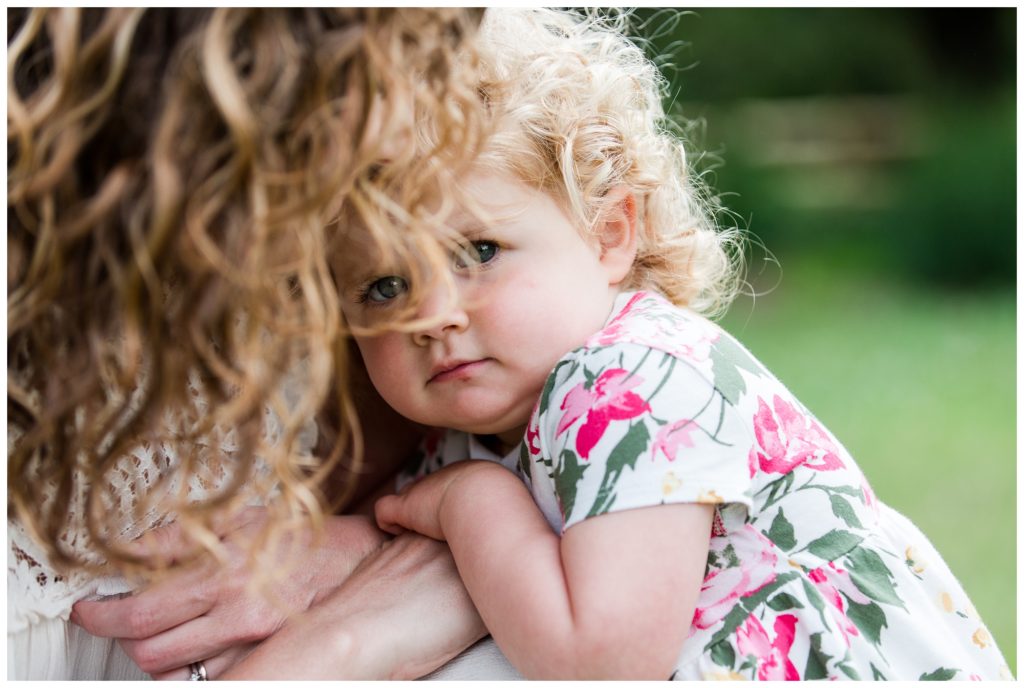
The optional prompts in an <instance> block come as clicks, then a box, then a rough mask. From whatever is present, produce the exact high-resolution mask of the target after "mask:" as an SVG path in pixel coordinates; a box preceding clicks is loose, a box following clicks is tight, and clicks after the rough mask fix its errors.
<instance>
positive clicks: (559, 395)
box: [527, 344, 751, 531]
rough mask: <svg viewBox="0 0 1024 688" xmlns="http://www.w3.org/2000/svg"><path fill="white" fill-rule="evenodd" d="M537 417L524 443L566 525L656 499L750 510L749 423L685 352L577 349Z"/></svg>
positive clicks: (629, 347) (563, 364)
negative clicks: (682, 355)
mask: <svg viewBox="0 0 1024 688" xmlns="http://www.w3.org/2000/svg"><path fill="white" fill-rule="evenodd" d="M534 419H535V425H534V427H531V428H529V429H528V433H527V440H528V448H529V451H530V453H535V454H539V455H540V456H535V457H534V462H533V463H534V465H535V466H539V465H544V466H546V467H547V470H546V471H545V472H546V474H547V477H548V479H549V484H550V487H551V489H552V490H553V491H554V493H555V497H556V499H557V501H558V504H559V507H560V510H561V512H562V516H563V524H564V525H563V531H564V530H565V529H566V528H568V527H569V526H571V525H574V524H576V523H578V522H580V521H582V520H584V519H586V518H589V517H591V516H597V515H600V514H604V513H608V512H612V511H621V510H624V509H634V508H639V507H645V506H654V505H658V504H672V503H705V504H725V503H740V504H743V505H745V506H746V507H747V508H749V507H750V503H751V497H750V492H751V489H750V487H751V473H750V467H749V461H748V454H749V449H750V446H751V442H750V430H749V429H748V428H747V427H746V425H745V424H744V423H743V422H742V419H741V417H740V414H738V413H737V411H736V409H735V407H734V406H733V405H732V404H731V403H730V402H729V400H728V399H727V398H726V397H725V396H724V395H723V394H722V393H721V392H720V391H719V390H718V389H717V388H716V387H715V385H714V384H713V383H712V382H711V381H710V380H709V379H708V377H707V376H706V375H705V374H704V373H702V372H701V371H699V370H698V369H697V368H695V367H694V366H693V365H692V364H691V363H690V362H688V361H687V360H686V359H684V358H680V357H677V356H675V355H672V354H669V353H664V352H661V351H658V350H655V349H652V348H649V347H646V346H643V345H639V344H616V345H613V346H607V347H602V348H600V349H595V350H584V351H582V352H579V353H578V354H577V355H575V356H574V357H572V358H568V359H563V361H562V362H560V363H559V366H558V367H557V368H556V370H555V371H554V372H553V373H552V376H551V377H550V378H549V380H548V385H547V388H546V389H545V391H544V394H543V395H542V397H541V400H540V402H539V405H538V412H537V413H536V414H535V416H534ZM536 473H537V471H535V472H534V474H535V476H536Z"/></svg>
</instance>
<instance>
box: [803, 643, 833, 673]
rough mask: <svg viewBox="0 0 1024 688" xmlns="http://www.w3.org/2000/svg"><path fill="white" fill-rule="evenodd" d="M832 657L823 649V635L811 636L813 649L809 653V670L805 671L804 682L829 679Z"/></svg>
mask: <svg viewBox="0 0 1024 688" xmlns="http://www.w3.org/2000/svg"><path fill="white" fill-rule="evenodd" d="M830 659H832V656H831V655H829V654H826V653H825V652H824V651H822V649H821V633H815V634H813V635H812V636H811V649H810V652H808V653H807V668H806V669H804V673H803V680H805V681H816V680H818V679H822V678H828V662H829V660H830Z"/></svg>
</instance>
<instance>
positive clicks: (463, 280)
mask: <svg viewBox="0 0 1024 688" xmlns="http://www.w3.org/2000/svg"><path fill="white" fill-rule="evenodd" d="M466 190H467V191H468V192H469V193H470V194H471V195H472V196H473V197H475V198H476V199H478V200H479V201H480V202H481V205H482V210H483V211H484V213H486V215H487V216H488V217H491V218H495V220H494V222H493V223H492V224H490V225H489V226H486V227H482V226H480V223H479V222H475V223H471V221H470V220H468V219H467V220H464V221H463V222H462V224H461V226H460V225H459V223H458V222H457V223H456V227H457V228H458V229H459V230H460V232H461V233H462V234H463V236H464V237H465V239H466V242H467V244H469V245H472V246H473V247H474V248H475V250H476V253H477V260H478V261H479V262H478V263H477V264H475V265H464V263H465V262H466V261H463V264H460V263H459V262H458V259H457V258H453V265H452V268H453V272H454V275H455V284H456V287H457V292H456V293H455V294H452V293H451V292H450V291H449V289H447V288H445V287H444V285H442V284H435V285H418V288H420V289H425V290H427V296H426V300H425V302H424V304H423V307H422V308H421V309H420V311H419V312H418V313H417V316H419V317H421V318H434V319H435V320H436V325H435V326H433V327H430V328H428V329H424V330H422V331H420V332H415V333H411V334H410V333H405V332H387V333H384V334H381V335H378V336H373V337H359V336H357V337H356V342H357V343H358V344H359V349H360V351H361V352H362V355H363V360H364V361H365V363H366V368H367V370H368V372H369V374H370V378H371V379H372V380H373V384H374V386H375V387H376V388H377V390H378V391H379V392H380V394H381V396H382V397H384V399H385V400H386V401H387V402H388V403H389V404H391V406H392V407H393V408H394V409H395V410H396V411H398V412H399V413H401V414H402V415H403V416H406V417H407V418H410V419H412V420H415V421H417V422H420V423H424V424H427V425H432V426H438V427H446V428H454V429H457V430H463V431H466V432H471V433H474V434H478V435H497V436H498V437H499V438H500V439H501V441H502V443H503V444H504V445H506V446H512V445H515V444H517V443H518V442H519V440H520V439H522V435H523V431H524V430H525V426H526V423H527V421H528V420H529V417H530V413H531V411H532V410H533V406H534V403H535V402H536V400H537V398H538V397H539V396H540V393H541V389H542V388H543V385H544V381H545V379H546V378H547V375H548V373H550V372H551V369H552V368H553V367H554V365H555V363H557V362H558V359H559V358H561V357H562V356H563V355H564V354H566V353H567V352H569V351H572V350H573V349H576V348H577V347H579V346H580V345H582V344H583V343H584V341H586V339H587V337H588V336H590V335H591V334H593V333H594V332H596V331H597V330H599V329H601V326H602V325H603V323H604V322H605V320H606V319H607V317H608V315H609V313H610V311H611V308H612V303H613V301H614V299H615V296H616V294H618V291H619V289H618V284H617V282H618V279H612V278H610V277H609V274H608V270H607V269H606V267H605V265H604V263H603V262H602V249H601V246H600V245H599V242H598V240H597V239H596V238H587V239H585V238H584V237H583V235H582V234H581V232H579V231H578V230H577V229H576V228H575V227H574V226H573V224H572V222H571V221H570V219H569V217H568V216H567V215H566V213H565V212H564V211H563V210H562V209H561V208H560V207H559V205H558V204H556V202H555V201H554V200H553V199H552V198H551V197H550V196H548V195H547V194H545V193H542V192H540V191H537V190H535V189H532V188H530V187H528V186H526V185H525V184H523V183H521V182H518V181H515V180H514V179H511V178H509V177H504V176H501V175H496V174H491V175H479V176H475V177H474V178H473V179H472V180H471V181H468V182H467V183H466ZM357 264H358V261H357ZM365 264H366V261H365V260H364V261H363V265H365ZM349 274H351V273H349ZM395 277H398V278H401V276H400V275H398V276H391V275H387V274H384V275H380V274H376V273H371V274H370V275H369V276H367V277H365V278H361V279H358V280H354V281H352V282H350V283H349V284H347V285H346V288H345V290H344V306H343V309H344V312H345V316H346V317H347V318H348V319H349V321H350V322H353V323H355V324H360V325H371V324H376V323H378V322H380V321H381V320H382V319H384V318H386V317H388V313H389V312H391V311H394V310H395V309H396V308H397V307H398V306H400V305H401V301H402V300H403V299H405V298H406V297H407V292H406V291H405V289H404V288H403V287H401V286H399V285H401V282H400V281H389V278H391V280H394V278H395ZM393 292H394V295H393ZM453 296H454V297H455V298H454V299H452V297H453ZM389 297H390V298H389Z"/></svg>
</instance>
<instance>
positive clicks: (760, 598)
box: [705, 571, 799, 648]
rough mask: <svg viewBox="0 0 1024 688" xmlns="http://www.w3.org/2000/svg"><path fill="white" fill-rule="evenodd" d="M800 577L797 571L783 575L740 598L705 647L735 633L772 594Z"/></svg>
mask: <svg viewBox="0 0 1024 688" xmlns="http://www.w3.org/2000/svg"><path fill="white" fill-rule="evenodd" d="M798 575H799V574H798V573H797V572H796V571H792V572H788V573H783V574H781V575H779V576H777V577H776V578H775V580H774V581H772V582H771V583H769V584H768V585H766V586H764V587H763V588H761V589H760V590H758V591H757V592H755V593H754V594H753V595H748V596H746V597H742V598H740V601H739V602H737V603H736V605H735V606H734V607H733V608H732V609H730V610H729V613H728V614H726V615H725V619H724V620H723V623H722V627H721V628H719V629H718V630H717V631H715V634H714V635H713V636H711V640H710V642H708V644H707V645H705V648H708V647H711V645H713V644H714V643H717V642H720V641H722V640H724V639H725V638H728V637H729V636H731V635H732V634H733V633H735V632H736V629H737V628H739V625H740V624H741V623H743V622H744V621H746V619H747V617H748V616H750V613H751V612H752V611H754V610H755V609H757V608H758V606H760V605H761V604H763V603H764V601H765V600H767V599H768V598H769V597H770V596H771V595H772V593H774V592H775V591H776V590H778V589H779V588H781V587H782V586H783V585H786V584H787V583H789V582H790V581H791V580H793V579H794V578H796V577H797V576H798Z"/></svg>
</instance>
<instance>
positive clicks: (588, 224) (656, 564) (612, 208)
mask: <svg viewBox="0 0 1024 688" xmlns="http://www.w3.org/2000/svg"><path fill="white" fill-rule="evenodd" d="M480 51H481V53H482V58H481V59H482V68H483V73H484V74H485V77H484V80H483V81H482V83H481V84H480V91H481V93H482V94H483V96H484V98H485V101H486V102H487V103H488V105H489V108H490V112H491V116H492V117H493V124H494V135H493V136H492V137H491V139H490V140H489V142H488V145H487V147H486V150H485V151H484V153H483V154H482V155H481V157H480V159H479V161H478V163H477V169H476V170H475V171H474V173H473V174H472V175H471V176H470V177H469V178H466V179H465V180H464V182H463V184H462V189H461V191H462V193H463V196H464V197H465V199H466V203H465V204H463V205H464V207H462V208H460V209H459V212H457V213H456V214H455V215H454V216H453V217H452V218H451V220H450V222H449V223H448V224H449V226H450V228H451V229H452V231H453V232H454V233H455V234H456V235H457V237H458V238H457V242H458V248H456V249H454V250H453V251H452V258H451V264H450V265H449V266H446V267H445V268H444V269H443V270H435V272H434V273H433V274H432V276H431V274H429V273H428V272H426V271H423V270H419V271H418V272H413V271H412V268H410V267H405V268H403V267H401V261H392V260H388V259H386V258H385V257H381V256H375V255H371V254H370V253H369V252H365V253H360V252H358V251H355V252H353V253H350V254H348V255H346V256H344V257H342V259H343V260H344V261H347V262H348V263H350V264H346V265H345V269H344V271H339V274H342V275H346V276H352V279H351V280H350V281H349V282H347V283H346V284H345V285H344V288H343V309H344V311H345V315H346V319H347V321H348V323H349V325H350V326H352V328H353V331H354V332H355V333H356V339H357V342H358V344H359V347H360V350H361V352H362V355H363V358H364V361H365V364H366V366H367V369H368V371H369V373H370V376H371V378H372V380H373V382H374V384H375V385H376V387H377V388H378V390H379V391H380V393H381V394H382V395H383V397H384V398H385V399H386V400H387V401H388V403H390V404H391V405H392V406H393V407H394V408H395V409H396V410H397V411H398V412H400V413H402V414H404V415H406V416H407V417H409V418H411V419H413V420H415V421H417V422H420V423H424V424H429V425H432V426H436V427H438V428H446V430H444V431H443V432H439V433H437V434H435V435H434V437H433V438H432V440H431V441H429V442H428V443H427V444H426V446H425V447H424V456H423V457H422V462H421V465H420V466H419V468H418V470H417V471H416V477H417V478H418V480H416V481H415V482H412V483H411V484H410V485H407V486H406V488H405V489H404V490H403V491H402V492H400V494H399V495H397V496H388V497H384V498H382V499H381V500H380V501H378V503H377V506H376V514H377V519H378V522H379V524H380V525H381V527H383V528H385V529H388V530H390V531H392V532H399V531H401V530H402V529H411V530H415V531H418V532H420V533H423V534H426V535H429V536H432V537H435V538H438V539H443V540H446V541H447V542H448V543H449V545H450V547H451V550H452V553H453V555H454V558H455V561H456V563H457V565H458V568H459V572H460V574H461V576H462V578H463V580H464V582H465V584H466V587H467V589H468V591H469V593H470V595H471V597H472V598H473V601H474V602H475V604H476V605H477V607H478V609H479V611H480V613H481V615H482V617H483V619H484V621H485V623H486V625H487V627H488V628H489V629H490V631H491V632H492V634H493V636H494V638H495V640H496V642H497V643H498V645H499V646H500V647H501V649H502V650H503V651H504V652H505V654H506V655H507V656H508V658H509V659H510V660H511V662H512V663H513V664H514V665H515V666H516V667H517V668H518V669H519V670H520V671H521V672H522V673H523V674H524V675H525V676H527V677H546V678H629V679H638V678H652V679H655V678H666V677H669V676H671V677H673V678H678V679H704V678H751V679H752V678H759V679H798V678H808V679H809V678H826V677H828V678H852V679H880V678H885V679H927V678H960V679H967V678H978V677H981V678H996V677H1000V676H1008V670H1007V669H1006V666H1005V662H1004V660H1003V658H1002V656H1001V655H1000V653H999V650H998V649H997V648H996V646H995V643H994V641H993V639H992V638H991V636H989V634H988V633H987V631H986V629H985V626H984V624H983V623H982V622H981V620H980V619H979V618H978V616H977V613H976V612H975V611H974V608H973V606H972V605H971V603H970V601H969V600H968V598H967V596H966V595H965V594H964V591H963V589H962V588H961V587H960V585H959V583H958V582H957V581H956V579H955V578H954V576H953V575H952V573H951V572H950V571H949V569H948V568H947V567H946V565H945V563H944V562H943V561H942V558H941V557H940V556H939V554H938V553H937V552H936V551H935V550H934V549H933V548H932V546H931V545H930V544H929V542H928V540H927V539H926V538H925V537H924V536H923V535H922V534H921V533H920V532H919V531H918V530H917V529H916V528H915V527H914V526H913V525H912V524H911V523H910V522H908V521H907V520H906V519H905V518H903V517H902V516H900V515H899V514H897V513H895V512H893V511H892V510H891V509H889V508H887V507H886V506H885V505H883V504H881V503H879V502H878V500H877V499H876V498H875V497H874V495H873V494H872V492H871V489H870V487H869V486H868V483H867V481H866V480H865V479H864V476H863V475H862V474H861V472H860V470H859V469H858V468H857V465H856V463H854V461H853V459H852V458H851V457H850V455H849V454H848V453H847V451H846V450H845V449H844V448H843V447H842V445H840V444H839V442H838V441H837V440H836V439H835V438H834V437H833V436H832V435H831V434H830V433H829V432H828V431H827V430H826V429H825V428H824V427H823V426H822V425H821V424H820V423H819V422H818V421H817V420H816V419H815V418H814V416H813V415H811V414H810V413H809V412H808V410H807V409H806V408H804V407H803V405H802V404H801V403H800V402H799V401H798V400H797V399H796V398H794V397H793V395H792V394H791V393H790V392H789V391H788V390H787V389H786V388H785V387H784V386H783V385H782V384H781V383H780V382H779V381H778V380H777V379H776V378H775V377H774V376H773V375H772V374H771V373H770V372H769V371H768V370H766V369H765V368H764V367H763V366H762V365H761V364H760V363H759V362H758V361H757V360H756V359H755V358H754V357H753V356H752V355H751V354H750V353H749V352H747V351H746V349H744V348H743V347H742V346H741V345H739V344H738V343H737V342H736V341H735V340H734V339H733V338H732V337H730V336H729V335H728V334H726V333H725V332H723V331H722V330H721V329H720V328H719V327H717V326H716V325H715V324H713V323H712V322H710V321H709V320H707V319H706V318H705V317H704V316H702V315H700V314H699V313H702V312H703V313H714V312H717V311H718V310H719V309H720V308H721V307H722V306H724V304H725V303H726V302H727V301H728V299H729V297H730V295H731V294H732V293H733V292H734V285H735V281H736V280H735V271H734V270H733V269H732V264H733V263H734V260H733V258H732V257H734V256H736V255H738V253H737V252H736V250H735V246H736V237H735V235H734V234H731V233H729V232H720V231H716V230H715V229H714V227H713V226H712V223H711V221H710V220H709V213H708V212H706V211H705V210H704V209H702V204H701V203H700V202H699V197H698V195H697V192H696V190H695V188H694V186H693V182H692V180H691V179H690V178H689V177H688V176H687V174H686V164H685V160H684V157H683V153H682V152H681V147H680V144H679V143H678V141H677V140H675V139H674V138H673V137H671V136H670V135H668V134H666V133H664V129H663V128H662V125H663V121H664V120H663V116H664V115H663V111H662V108H661V105H660V99H659V86H660V84H661V82H660V80H659V79H660V78H659V76H658V73H657V71H656V69H655V68H654V67H653V65H652V64H651V63H650V62H648V61H647V60H646V59H645V58H644V57H643V54H642V52H641V51H640V50H639V49H637V48H636V47H635V46H633V45H632V44H631V43H630V42H629V41H627V40H626V39H625V38H624V37H623V36H622V35H621V34H620V33H619V32H617V31H616V30H614V29H613V28H612V29H609V28H606V27H605V26H602V25H600V24H599V23H597V22H594V21H587V20H580V19H578V18H576V17H574V16H573V15H568V14H560V13H556V12H550V11H542V10H496V11H491V12H489V14H488V16H487V18H486V19H485V26H484V35H483V38H482V45H481V46H480ZM421 262H422V261H421ZM410 311H412V312H413V313H414V315H415V320H414V321H412V322H411V323H410V322H408V321H407V319H403V318H404V315H405V314H406V313H408V312H410ZM399 320H401V321H402V323H401V326H400V327H398V326H395V324H396V323H397V322H398V321H399ZM467 459H474V460H467Z"/></svg>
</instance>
